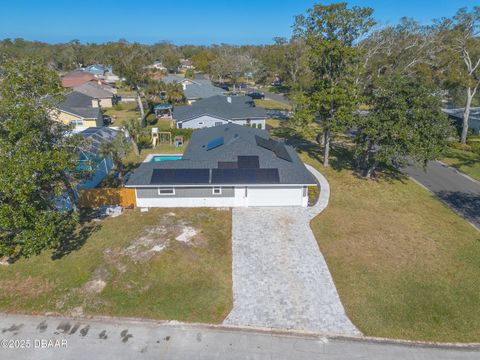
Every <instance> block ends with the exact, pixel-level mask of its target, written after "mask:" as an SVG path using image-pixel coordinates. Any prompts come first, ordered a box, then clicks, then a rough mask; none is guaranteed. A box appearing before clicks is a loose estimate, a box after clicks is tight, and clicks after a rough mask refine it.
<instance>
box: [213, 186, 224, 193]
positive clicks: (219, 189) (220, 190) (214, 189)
mask: <svg viewBox="0 0 480 360" xmlns="http://www.w3.org/2000/svg"><path fill="white" fill-rule="evenodd" d="M212 194H213V195H222V188H221V187H214V188H213V189H212Z"/></svg>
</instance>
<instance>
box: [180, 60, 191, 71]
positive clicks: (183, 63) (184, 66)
mask: <svg viewBox="0 0 480 360" xmlns="http://www.w3.org/2000/svg"><path fill="white" fill-rule="evenodd" d="M189 69H195V66H193V64H192V62H191V61H190V60H188V59H180V70H189Z"/></svg>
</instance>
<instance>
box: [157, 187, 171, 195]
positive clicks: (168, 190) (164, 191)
mask: <svg viewBox="0 0 480 360" xmlns="http://www.w3.org/2000/svg"><path fill="white" fill-rule="evenodd" d="M158 195H162V196H163V195H175V188H173V187H170V188H166V187H165V188H158Z"/></svg>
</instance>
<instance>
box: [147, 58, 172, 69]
mask: <svg viewBox="0 0 480 360" xmlns="http://www.w3.org/2000/svg"><path fill="white" fill-rule="evenodd" d="M146 68H147V69H153V70H159V71H167V68H166V67H165V66H163V64H162V62H161V61H159V60H155V61H154V62H153V64H150V65H147V66H146Z"/></svg>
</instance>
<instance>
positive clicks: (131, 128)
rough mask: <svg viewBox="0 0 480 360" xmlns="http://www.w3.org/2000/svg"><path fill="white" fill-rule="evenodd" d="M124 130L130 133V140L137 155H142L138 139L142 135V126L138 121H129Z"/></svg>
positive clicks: (124, 125) (126, 122)
mask: <svg viewBox="0 0 480 360" xmlns="http://www.w3.org/2000/svg"><path fill="white" fill-rule="evenodd" d="M123 129H124V130H125V131H127V132H128V134H129V135H130V138H131V139H132V146H133V151H134V152H135V155H140V151H139V149H138V138H139V136H140V135H141V134H142V131H143V130H142V126H141V125H140V123H139V122H138V121H137V120H135V119H128V120H127V121H125V123H124V124H123Z"/></svg>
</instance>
